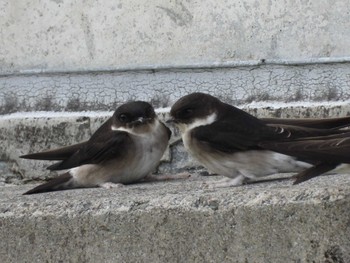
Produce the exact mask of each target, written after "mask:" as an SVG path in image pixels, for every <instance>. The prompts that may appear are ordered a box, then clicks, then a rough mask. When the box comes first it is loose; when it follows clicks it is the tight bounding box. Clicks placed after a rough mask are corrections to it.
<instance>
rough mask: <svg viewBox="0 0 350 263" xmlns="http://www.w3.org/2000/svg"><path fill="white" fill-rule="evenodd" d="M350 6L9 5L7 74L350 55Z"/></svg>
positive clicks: (2, 58) (155, 1)
mask: <svg viewBox="0 0 350 263" xmlns="http://www.w3.org/2000/svg"><path fill="white" fill-rule="evenodd" d="M349 12H350V5H349V3H348V1H333V0H322V1H320V0H310V1H294V0H285V1H270V0H263V1H261V0H244V1H225V0H217V1H211V0H205V1H187V0H174V1H163V0H150V1H139V0H128V1H103V0H99V1H95V0H89V1H80V0H73V1H66V0H52V1H44V0H35V1H32V0H20V1H19V0H11V1H10V0H2V1H1V2H0V17H1V20H0V36H1V39H0V73H13V72H25V71H33V70H34V71H76V70H80V71H85V70H96V69H101V68H104V69H108V68H112V69H118V68H134V67H135V66H136V67H138V66H145V65H193V64H198V63H213V62H216V63H222V62H227V61H246V60H259V59H271V58H282V59H305V58H313V57H339V56H349V55H350V53H349V48H348V47H349V46H350V34H349V28H350V20H349Z"/></svg>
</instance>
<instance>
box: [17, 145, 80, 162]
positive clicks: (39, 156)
mask: <svg viewBox="0 0 350 263" xmlns="http://www.w3.org/2000/svg"><path fill="white" fill-rule="evenodd" d="M85 143H86V142H82V143H77V144H74V145H70V146H65V147H62V148H58V149H53V150H48V151H43V152H39V153H31V154H26V155H22V156H20V157H21V158H24V159H35V160H64V159H66V158H68V157H69V156H71V155H72V154H74V153H75V152H76V151H77V150H79V149H80V148H82V147H83V146H84V145H85Z"/></svg>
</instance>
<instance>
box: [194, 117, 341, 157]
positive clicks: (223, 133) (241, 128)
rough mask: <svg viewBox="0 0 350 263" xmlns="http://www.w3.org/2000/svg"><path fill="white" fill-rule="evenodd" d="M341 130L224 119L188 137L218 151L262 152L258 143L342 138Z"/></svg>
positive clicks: (201, 127) (261, 146) (200, 127)
mask: <svg viewBox="0 0 350 263" xmlns="http://www.w3.org/2000/svg"><path fill="white" fill-rule="evenodd" d="M344 132H345V131H343V130H331V129H315V128H308V127H302V126H292V125H281V124H269V125H265V124H264V123H263V122H259V121H249V122H248V123H247V124H244V123H243V124H239V123H237V120H230V119H226V120H224V121H216V122H214V123H212V124H210V125H206V126H199V127H197V128H195V129H194V130H193V131H192V132H191V136H192V137H193V138H195V139H196V140H198V141H199V142H200V143H201V144H202V145H206V146H208V147H210V148H212V149H215V150H217V151H221V152H226V153H234V152H236V151H246V150H257V149H264V148H265V145H262V144H260V143H261V142H266V143H269V142H271V144H272V143H274V142H285V141H287V142H292V141H295V140H297V139H301V138H308V137H316V136H328V135H334V134H338V133H339V134H342V133H344Z"/></svg>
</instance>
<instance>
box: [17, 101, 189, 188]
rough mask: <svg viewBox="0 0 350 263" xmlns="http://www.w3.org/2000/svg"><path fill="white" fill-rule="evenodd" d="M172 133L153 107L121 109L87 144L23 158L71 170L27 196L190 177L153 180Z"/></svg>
mask: <svg viewBox="0 0 350 263" xmlns="http://www.w3.org/2000/svg"><path fill="white" fill-rule="evenodd" d="M170 136H171V131H170V130H169V128H168V127H166V126H165V125H164V124H163V123H162V122H161V121H159V120H158V117H157V115H156V113H155V111H154V109H153V107H152V106H151V105H150V104H149V103H147V102H143V101H133V102H128V103H125V104H123V105H121V106H120V107H119V108H117V110H116V111H115V112H114V114H113V116H112V117H111V118H109V119H108V120H107V121H106V122H105V123H104V124H103V125H102V126H101V127H100V128H99V129H98V130H97V131H96V132H95V133H94V134H93V135H92V136H91V138H90V139H89V140H88V141H85V142H82V143H78V144H74V145H71V146H66V147H62V148H59V149H54V150H48V151H44V152H39V153H33V154H27V155H23V156H21V158H25V159H37V160H57V161H60V162H58V163H55V164H53V165H51V166H49V167H48V168H47V169H49V170H52V171H55V170H67V169H68V170H67V171H66V172H65V173H63V174H61V175H59V176H58V177H56V178H54V179H52V180H50V181H48V182H47V183H44V184H41V185H39V186H37V187H35V188H33V189H31V190H29V191H28V192H26V193H24V194H25V195H28V194H36V193H43V192H51V191H58V190H66V189H74V188H90V187H104V188H113V187H119V186H121V185H123V184H130V183H134V182H137V181H140V180H142V179H147V178H150V179H154V180H162V179H164V180H165V179H177V178H186V177H188V176H189V175H188V174H187V175H186V174H179V175H174V176H173V177H172V176H171V175H164V176H154V177H152V175H150V174H151V172H153V171H154V170H155V169H156V167H157V165H158V164H159V162H160V159H161V157H162V156H163V153H164V151H165V150H166V148H167V145H168V141H169V139H170Z"/></svg>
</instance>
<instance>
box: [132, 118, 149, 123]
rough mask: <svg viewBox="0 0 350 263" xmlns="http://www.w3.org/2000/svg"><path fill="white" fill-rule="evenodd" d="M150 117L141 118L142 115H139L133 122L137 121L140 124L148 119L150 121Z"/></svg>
mask: <svg viewBox="0 0 350 263" xmlns="http://www.w3.org/2000/svg"><path fill="white" fill-rule="evenodd" d="M150 120H151V119H150V118H143V117H140V118H138V119H137V120H135V121H134V123H137V124H142V123H146V122H148V121H150Z"/></svg>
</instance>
